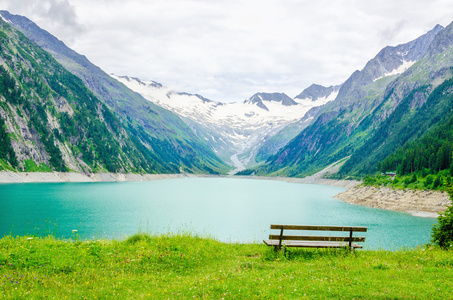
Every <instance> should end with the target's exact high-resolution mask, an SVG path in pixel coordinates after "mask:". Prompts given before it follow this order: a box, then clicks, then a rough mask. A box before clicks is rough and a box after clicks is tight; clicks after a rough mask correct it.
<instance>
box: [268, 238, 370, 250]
mask: <svg viewBox="0 0 453 300" xmlns="http://www.w3.org/2000/svg"><path fill="white" fill-rule="evenodd" d="M263 242H264V243H265V244H266V245H267V246H275V247H277V246H278V240H265V241H263ZM282 245H283V246H285V247H303V248H343V247H349V243H343V242H309V241H297V242H296V241H288V242H283V243H282ZM351 247H352V248H362V245H359V244H356V243H353V244H351Z"/></svg>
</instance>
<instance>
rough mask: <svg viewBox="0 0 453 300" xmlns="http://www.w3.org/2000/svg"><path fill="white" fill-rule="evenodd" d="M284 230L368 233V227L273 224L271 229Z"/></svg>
mask: <svg viewBox="0 0 453 300" xmlns="http://www.w3.org/2000/svg"><path fill="white" fill-rule="evenodd" d="M282 226H283V229H286V230H318V231H350V230H351V228H352V231H357V232H366V231H367V227H361V226H319V225H277V224H272V225H271V229H281V228H282Z"/></svg>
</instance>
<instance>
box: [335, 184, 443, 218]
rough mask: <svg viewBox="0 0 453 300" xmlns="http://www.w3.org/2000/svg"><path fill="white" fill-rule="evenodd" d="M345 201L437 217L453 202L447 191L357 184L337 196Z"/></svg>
mask: <svg viewBox="0 0 453 300" xmlns="http://www.w3.org/2000/svg"><path fill="white" fill-rule="evenodd" d="M335 198H337V199H340V200H342V201H344V202H348V203H351V204H359V205H365V206H369V207H376V208H382V209H389V210H396V211H404V212H408V213H410V214H412V215H414V216H418V217H430V218H437V216H438V215H439V213H440V212H443V211H445V209H446V207H447V205H449V204H451V200H450V197H449V195H448V194H447V193H446V192H437V191H429V190H428V191H417V190H395V189H391V188H387V187H384V188H377V187H366V186H356V187H353V188H351V189H348V190H347V191H345V192H343V193H340V194H338V195H336V196H335Z"/></svg>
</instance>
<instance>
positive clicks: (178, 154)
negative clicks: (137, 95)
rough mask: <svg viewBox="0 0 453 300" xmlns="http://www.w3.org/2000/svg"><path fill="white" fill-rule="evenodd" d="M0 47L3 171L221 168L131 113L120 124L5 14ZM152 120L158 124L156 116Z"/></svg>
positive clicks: (0, 155) (172, 130) (214, 158)
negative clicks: (147, 128)
mask: <svg viewBox="0 0 453 300" xmlns="http://www.w3.org/2000/svg"><path fill="white" fill-rule="evenodd" d="M0 47H1V50H0V79H1V80H0V85H1V89H0V93H1V94H0V95H1V96H0V117H1V121H0V125H1V126H0V138H1V139H2V140H1V145H2V147H1V148H0V160H1V163H0V165H1V166H0V168H1V169H16V170H22V171H51V170H55V171H75V172H84V173H92V172H105V171H109V172H123V173H127V172H141V173H179V172H203V173H216V172H217V171H216V170H215V169H216V168H217V170H221V169H222V168H223V169H225V168H226V166H225V165H224V164H223V163H222V162H221V160H220V159H219V158H218V157H217V156H215V155H214V154H212V155H211V156H208V155H206V156H203V157H202V158H201V157H199V156H198V157H197V153H195V151H193V149H190V148H189V147H186V145H184V144H183V143H180V144H179V145H178V144H171V143H169V142H166V141H165V140H163V139H162V140H159V139H157V138H155V137H153V136H151V135H148V134H146V133H145V132H143V129H142V128H140V127H138V126H134V123H137V122H136V121H135V120H133V116H130V117H129V120H130V121H129V122H124V123H123V122H122V120H121V119H119V118H118V117H117V116H116V115H115V113H114V112H112V110H111V109H110V108H109V107H108V106H107V105H106V104H104V103H103V102H101V101H100V100H99V99H98V98H97V97H96V96H95V95H94V94H93V93H92V91H90V90H89V89H88V88H87V87H86V86H85V85H84V83H83V82H82V80H81V79H80V78H78V77H76V76H75V75H73V74H71V73H70V72H69V71H67V70H66V69H65V68H64V67H63V66H62V65H61V64H59V63H58V62H57V61H56V60H55V59H54V58H53V57H52V56H51V55H50V54H49V53H47V52H46V51H44V50H43V49H41V48H40V47H38V46H37V45H36V44H34V43H33V42H31V41H30V40H29V39H28V38H26V37H25V36H24V35H23V34H22V33H20V32H19V31H17V30H15V29H14V28H13V27H12V26H11V25H10V23H9V22H8V21H7V20H5V19H4V18H1V19H0ZM130 93H132V92H130ZM142 101H143V103H145V104H148V101H146V100H144V99H143V100H142ZM145 107H146V106H145ZM159 110H162V111H163V109H161V108H159ZM150 113H151V114H152V115H154V114H153V113H152V112H150ZM167 114H169V115H170V116H173V118H174V119H176V120H179V122H180V123H181V126H184V127H187V126H186V125H185V124H184V123H183V122H182V121H181V120H180V119H179V118H178V117H176V116H174V115H173V114H171V113H170V112H167ZM154 118H156V120H155V121H154V122H155V123H159V122H162V121H161V120H159V115H157V117H156V115H154ZM125 119H126V120H127V116H125ZM134 121H135V122H134ZM175 129H176V128H175V127H173V128H165V130H164V131H162V129H161V128H160V127H155V128H152V130H155V131H156V134H162V135H167V134H174V135H177V134H178V132H176V130H175ZM188 130H189V131H190V132H191V130H190V129H188ZM197 147H199V145H197ZM207 149H208V151H207V153H210V152H209V148H207ZM210 160H211V161H210Z"/></svg>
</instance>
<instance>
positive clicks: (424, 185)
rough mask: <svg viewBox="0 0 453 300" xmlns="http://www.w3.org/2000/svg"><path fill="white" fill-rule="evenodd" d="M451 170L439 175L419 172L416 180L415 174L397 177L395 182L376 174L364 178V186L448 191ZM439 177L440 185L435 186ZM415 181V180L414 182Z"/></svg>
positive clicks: (441, 172)
mask: <svg viewBox="0 0 453 300" xmlns="http://www.w3.org/2000/svg"><path fill="white" fill-rule="evenodd" d="M449 171H450V170H443V171H439V172H438V173H437V174H429V173H426V174H423V173H422V172H417V173H415V174H416V177H415V178H414V177H413V176H414V173H411V174H408V175H397V176H396V177H395V179H394V180H392V179H391V178H390V177H389V176H386V175H380V174H376V175H374V176H367V177H365V178H364V181H363V185H364V186H375V187H390V188H393V189H411V190H437V191H444V192H446V191H448V189H449V188H450V186H451V183H452V178H451V175H450V173H449ZM437 177H439V181H438V184H435V179H436V178H437ZM414 179H415V180H414Z"/></svg>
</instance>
